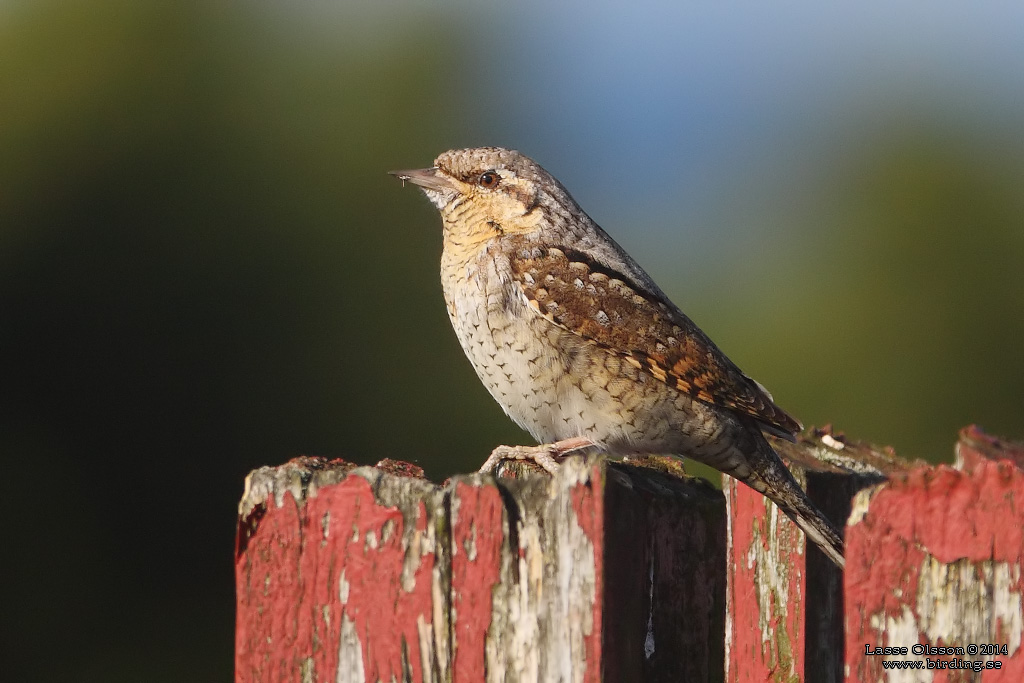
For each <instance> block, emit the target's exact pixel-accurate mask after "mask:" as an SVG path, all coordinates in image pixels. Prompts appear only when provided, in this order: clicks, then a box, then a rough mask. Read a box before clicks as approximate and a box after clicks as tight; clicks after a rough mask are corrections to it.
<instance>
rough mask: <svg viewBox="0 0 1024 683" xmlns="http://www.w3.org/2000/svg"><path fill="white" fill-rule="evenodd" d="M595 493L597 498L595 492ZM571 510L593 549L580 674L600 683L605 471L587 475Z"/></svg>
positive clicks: (598, 469) (594, 470)
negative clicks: (588, 623)
mask: <svg viewBox="0 0 1024 683" xmlns="http://www.w3.org/2000/svg"><path fill="white" fill-rule="evenodd" d="M595 487H596V488H597V489H598V493H597V495H595V493H594V488H595ZM572 507H573V511H574V512H575V514H576V521H577V523H578V524H579V525H580V529H581V530H582V531H583V533H584V534H585V535H586V536H587V538H588V539H590V543H591V544H592V546H593V548H594V596H595V599H594V609H593V615H594V618H593V619H594V620H593V628H592V629H591V631H590V635H588V636H585V637H584V644H585V646H586V651H587V654H586V663H587V668H586V670H585V671H584V672H583V680H584V681H586V682H587V683H590V682H593V683H599V681H600V680H601V656H602V655H601V632H602V630H601V617H602V613H603V604H602V600H601V596H602V595H603V594H604V581H603V577H604V574H603V567H604V532H605V530H604V468H603V467H596V466H595V467H593V468H592V469H591V471H590V483H587V484H577V485H576V487H575V488H574V489H573V491H572Z"/></svg>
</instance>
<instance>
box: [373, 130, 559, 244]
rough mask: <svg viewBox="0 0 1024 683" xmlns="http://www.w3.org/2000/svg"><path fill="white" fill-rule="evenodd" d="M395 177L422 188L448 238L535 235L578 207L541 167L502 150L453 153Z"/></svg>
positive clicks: (476, 238)
mask: <svg viewBox="0 0 1024 683" xmlns="http://www.w3.org/2000/svg"><path fill="white" fill-rule="evenodd" d="M391 175H393V176H397V177H398V178H400V179H401V180H403V181H406V180H408V181H409V182H411V183H413V184H414V185H418V186H419V188H420V189H421V190H423V192H424V194H426V195H427V197H428V198H429V199H430V201H431V202H433V204H434V205H435V206H436V207H437V208H438V209H439V210H440V212H441V217H442V219H443V221H444V227H445V236H446V238H449V237H450V238H456V239H459V240H460V241H471V242H480V241H483V240H487V239H491V238H494V237H501V236H503V235H513V234H523V233H529V232H534V231H537V230H539V229H541V228H542V227H543V224H544V220H545V218H546V217H547V216H548V215H549V214H550V213H551V212H552V211H555V210H557V208H558V207H564V208H566V209H568V208H570V207H576V203H575V202H574V201H573V200H572V198H571V197H570V196H569V194H568V193H567V192H566V191H565V188H563V187H562V185H561V184H560V183H559V182H558V181H557V180H555V178H554V177H552V176H551V174H550V173H548V172H547V171H545V170H544V169H543V168H541V167H540V165H539V164H537V163H536V162H534V161H533V160H532V159H530V158H528V157H525V156H523V155H522V154H520V153H519V152H516V151H514V150H508V149H502V148H500V147H476V148H472V149H456V150H451V151H449V152H445V153H444V154H442V155H440V156H439V157H437V159H435V160H434V165H433V166H432V167H431V168H423V169H417V170H411V171H391ZM576 210H578V208H577V209H576Z"/></svg>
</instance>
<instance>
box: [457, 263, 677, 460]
mask: <svg viewBox="0 0 1024 683" xmlns="http://www.w3.org/2000/svg"><path fill="white" fill-rule="evenodd" d="M457 254H458V252H454V253H448V252H447V250H446V254H445V256H444V257H443V258H442V269H441V270H442V283H443V289H444V295H445V300H446V303H447V306H448V313H449V317H450V318H451V321H452V326H453V328H454V329H455V334H456V336H457V337H458V339H459V342H460V344H461V345H462V348H463V350H464V351H465V353H466V356H467V358H469V360H470V362H471V363H472V365H473V368H474V369H475V370H476V373H477V375H478V376H479V377H480V380H481V381H482V382H483V384H484V386H485V387H486V388H487V390H488V392H490V394H491V396H493V397H494V399H495V400H496V401H497V402H498V403H499V404H500V405H501V407H502V408H503V409H504V411H505V412H506V413H507V414H508V415H509V417H511V418H512V419H513V420H514V421H515V422H516V423H517V424H519V426H521V427H522V428H523V429H525V430H527V431H528V432H530V434H531V435H533V437H534V438H535V439H537V440H538V441H540V442H543V443H550V442H554V441H558V440H561V439H567V438H572V437H576V436H585V437H588V438H590V439H592V440H594V441H595V442H597V443H601V444H604V445H606V446H607V447H608V448H609V449H610V450H619V451H622V452H629V451H633V450H638V449H639V450H645V449H646V450H650V446H651V445H652V444H653V443H662V444H663V443H664V442H665V440H666V439H669V440H671V439H672V438H675V437H674V436H673V435H674V434H676V433H677V431H676V430H677V428H678V427H679V426H680V419H684V418H685V417H686V415H685V413H686V412H687V411H686V406H687V405H689V403H690V399H689V398H688V397H685V396H682V395H681V394H679V392H677V391H675V390H673V389H671V388H670V387H668V386H667V385H665V384H664V383H661V382H658V381H656V380H654V379H653V378H651V377H649V376H647V375H645V374H644V373H642V372H641V371H639V370H638V369H637V368H636V367H634V366H633V365H631V364H630V363H628V362H626V361H624V360H622V359H621V358H620V357H618V356H617V355H615V354H613V353H610V352H608V351H607V350H605V349H602V348H599V347H598V346H596V345H594V344H592V343H590V342H587V341H586V340H584V339H582V338H580V337H579V336H577V335H575V334H573V333H572V332H569V331H567V330H565V329H563V328H561V327H559V326H558V325H556V324H555V323H553V322H551V321H550V320H548V319H546V318H544V317H543V316H541V315H539V314H538V313H537V311H536V310H535V309H534V308H532V307H531V306H529V304H528V303H527V301H526V298H525V296H524V295H523V294H522V292H521V290H519V288H518V285H516V284H515V282H514V281H513V280H512V278H511V274H510V269H509V268H508V267H507V260H504V259H503V258H502V257H501V253H500V251H498V250H496V249H495V250H489V251H488V250H485V251H483V252H481V253H480V254H478V255H476V256H475V257H473V258H470V259H460V258H454V256H456V255H457ZM657 450H659V451H660V449H657Z"/></svg>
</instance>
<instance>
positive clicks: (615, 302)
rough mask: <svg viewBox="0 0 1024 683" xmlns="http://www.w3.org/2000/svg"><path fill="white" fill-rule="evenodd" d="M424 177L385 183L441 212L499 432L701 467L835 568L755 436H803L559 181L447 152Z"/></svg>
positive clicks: (834, 554)
mask: <svg viewBox="0 0 1024 683" xmlns="http://www.w3.org/2000/svg"><path fill="white" fill-rule="evenodd" d="M434 164H435V165H434V167H433V168H428V169H421V170H417V171H396V172H394V175H397V176H399V177H400V178H402V179H403V180H409V181H411V182H413V183H415V184H416V185H419V186H420V187H421V189H422V190H423V191H424V192H425V193H426V195H427V197H428V198H429V199H430V200H431V201H432V202H433V203H434V205H435V206H436V207H437V208H438V209H439V210H440V212H441V216H442V220H443V225H444V252H443V254H442V257H441V281H442V285H443V288H444V295H445V301H446V303H447V306H448V314H449V317H450V318H451V321H452V325H453V327H454V328H455V333H456V335H457V336H458V338H459V342H460V343H461V344H462V348H463V349H464V350H465V352H466V355H467V356H468V358H469V360H470V362H471V363H472V364H473V367H474V369H475V370H476V372H477V374H478V375H479V377H480V379H481V381H482V382H483V383H484V386H486V387H487V390H488V391H489V392H490V393H491V395H492V396H493V397H494V398H495V400H497V402H498V403H499V404H500V405H501V407H502V408H503V409H504V410H505V412H506V413H507V414H508V415H509V417H511V418H512V419H513V420H515V422H516V423H517V424H519V425H520V426H521V427H523V428H524V429H525V430H527V431H528V432H530V434H531V435H533V436H534V438H536V439H537V440H538V441H539V442H540V443H542V444H553V445H554V446H553V447H551V449H550V452H551V453H553V454H556V455H558V454H561V453H563V452H566V451H570V450H574V449H576V448H578V447H579V445H580V444H581V443H582V444H586V445H591V446H593V447H596V448H598V449H601V450H604V451H606V452H608V453H611V454H614V455H640V454H651V453H654V454H674V455H679V456H686V457H690V458H693V459H695V460H698V461H700V462H704V463H706V464H708V465H711V466H712V467H715V468H716V469H718V470H720V471H722V472H724V473H726V474H728V475H730V476H733V477H735V478H737V479H739V480H740V481H743V482H744V483H746V484H748V485H749V486H751V487H752V488H754V489H755V490H757V491H759V492H761V493H763V494H764V495H766V496H767V497H769V498H770V499H771V500H773V501H774V502H775V503H776V504H778V505H779V507H780V508H781V509H782V510H783V511H784V512H786V514H788V515H789V516H790V517H791V518H792V519H793V520H794V521H795V522H796V523H797V524H798V525H799V526H800V527H801V528H802V529H803V530H804V531H805V533H807V534H808V536H809V537H810V538H811V539H813V540H814V541H815V543H817V544H818V545H819V546H820V547H821V548H822V550H823V551H824V552H825V553H826V554H827V555H829V557H830V558H832V560H833V561H835V562H836V563H837V564H839V565H840V566H841V565H842V554H841V553H842V541H841V540H840V538H839V535H838V533H837V532H836V531H835V529H834V528H833V527H832V526H831V524H829V522H828V521H827V520H826V519H825V518H824V517H823V516H822V515H821V513H820V512H819V511H818V510H817V509H816V508H815V507H814V506H813V505H812V504H811V502H810V501H809V500H808V499H807V497H806V495H805V494H804V492H803V490H802V489H801V488H800V487H799V485H798V484H797V483H796V481H795V480H794V479H793V477H792V475H791V474H790V473H789V471H788V470H787V469H786V468H785V466H784V465H783V464H782V461H781V460H780V459H779V457H778V455H777V454H776V453H775V451H774V450H772V448H771V446H770V445H769V444H768V442H767V441H766V440H765V438H764V436H763V434H762V431H769V432H771V433H774V434H776V435H780V436H784V437H787V438H793V435H794V434H795V433H796V432H797V431H799V430H800V428H801V427H800V423H799V422H797V421H796V420H795V419H794V418H793V417H791V416H790V415H789V414H787V413H786V412H785V411H783V410H782V409H781V408H779V407H778V406H776V405H775V403H774V401H773V400H772V397H771V395H770V394H768V392H767V391H765V389H764V388H763V387H761V385H759V384H758V383H757V382H755V381H754V380H752V379H750V378H749V377H747V376H746V375H745V374H743V373H742V372H741V371H740V370H739V368H737V367H736V366H735V365H734V364H733V363H732V361H730V360H729V359H728V358H727V357H726V356H725V354H723V353H722V352H721V351H720V350H719V349H718V347H716V346H715V345H714V343H713V342H712V341H711V340H710V339H708V338H707V336H706V335H704V333H703V332H701V330H700V329H699V328H698V327H697V326H696V325H695V324H694V323H693V322H692V321H691V320H690V319H689V318H687V317H686V315H684V314H683V312H682V311H680V310H679V309H678V308H677V307H676V306H675V305H674V304H673V303H672V302H671V301H670V300H669V299H668V297H667V296H665V294H664V292H662V291H661V290H660V289H659V288H658V286H657V285H656V284H655V283H654V282H653V281H652V280H651V278H650V277H649V276H648V275H647V273H645V272H644V271H643V269H642V268H640V266H639V265H637V264H636V262H634V261H633V259H632V258H630V256H629V255H628V254H626V252H625V251H623V249H622V248H621V247H619V245H618V244H616V243H615V241H614V240H613V239H612V238H611V237H610V236H608V234H607V233H605V232H604V231H603V230H602V229H601V228H600V227H599V226H598V225H597V224H596V223H594V221H592V220H591V219H590V217H589V216H587V215H586V213H584V211H583V210H582V209H581V208H580V207H579V205H578V204H577V203H576V202H575V200H573V198H572V197H571V196H570V195H569V193H568V192H567V191H566V190H565V188H564V187H562V185H561V184H560V183H559V182H558V181H557V180H555V178H553V177H552V176H551V175H550V174H549V173H548V172H547V171H545V170H544V169H543V168H541V167H540V166H539V165H538V164H536V163H535V162H533V161H532V160H530V159H528V158H527V157H525V156H523V155H521V154H519V153H518V152H515V151H511V150H505V149H501V148H497V147H483V148H476V149H466V150H453V151H450V152H445V153H444V154H442V155H440V156H439V157H438V158H437V159H436V160H435V162H434ZM559 444H565V445H566V447H564V448H559V447H558V446H559ZM569 444H571V446H570V445H569ZM501 448H504V449H506V450H507V451H512V450H515V449H508V447H501ZM533 450H536V449H533ZM504 453H505V451H500V450H498V449H496V451H495V455H499V454H504ZM493 457H494V456H492V458H493ZM489 462H492V460H489Z"/></svg>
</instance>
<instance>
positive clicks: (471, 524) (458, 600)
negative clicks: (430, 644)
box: [451, 482, 504, 681]
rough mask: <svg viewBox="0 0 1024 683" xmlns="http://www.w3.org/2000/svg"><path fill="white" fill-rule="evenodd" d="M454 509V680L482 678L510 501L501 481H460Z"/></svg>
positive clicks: (454, 496) (476, 679)
mask: <svg viewBox="0 0 1024 683" xmlns="http://www.w3.org/2000/svg"><path fill="white" fill-rule="evenodd" d="M456 508H457V512H456V511H455V510H456ZM452 509H453V514H452V517H453V519H452V558H451V560H452V604H453V606H454V608H455V609H454V612H455V614H454V623H453V625H452V629H453V631H454V635H455V652H454V665H453V670H452V676H453V680H454V681H482V680H484V676H485V674H486V652H485V649H484V648H485V646H486V643H487V631H488V628H489V627H490V625H491V617H492V614H491V611H492V605H491V591H492V590H493V588H494V586H495V585H496V584H497V583H498V581H499V580H500V578H501V577H500V574H501V548H502V544H503V543H504V535H503V532H502V527H503V525H502V512H503V510H504V505H503V503H502V500H501V495H500V494H499V493H498V489H497V488H496V487H495V486H493V485H490V486H470V485H468V484H466V483H464V482H458V483H457V484H456V485H455V491H454V494H453V496H452ZM471 553H472V557H471V556H470V555H471Z"/></svg>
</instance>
